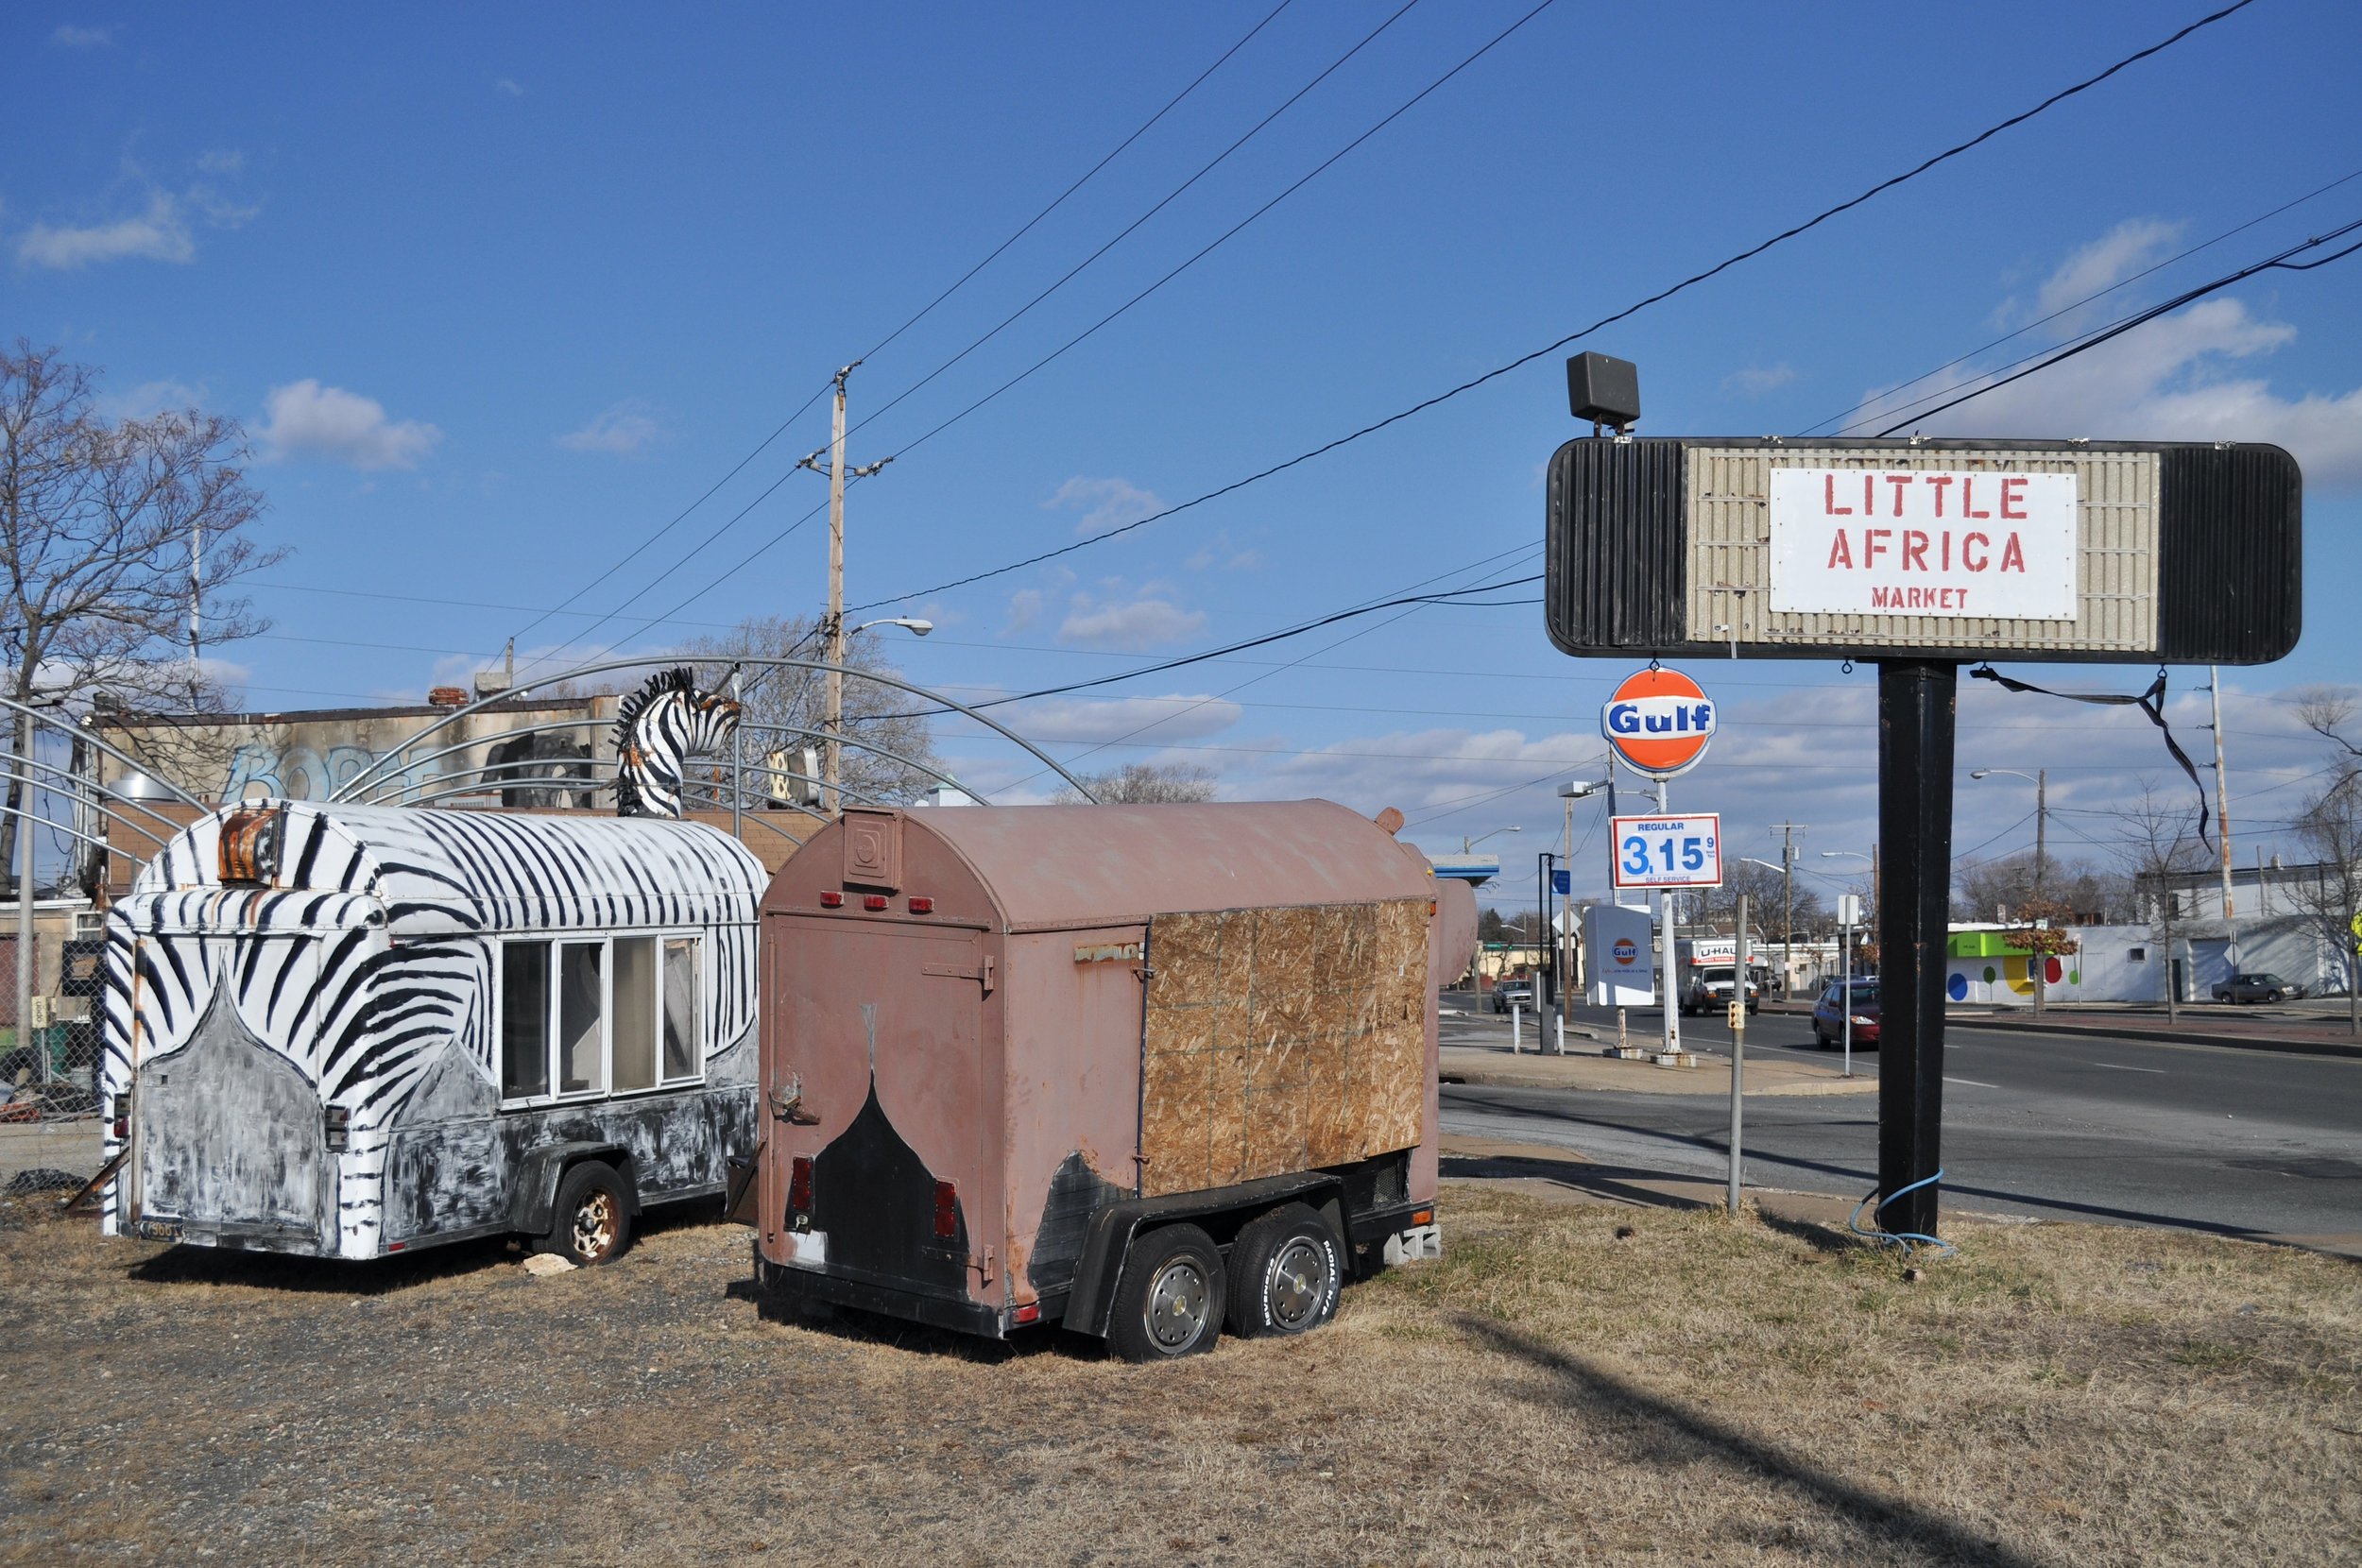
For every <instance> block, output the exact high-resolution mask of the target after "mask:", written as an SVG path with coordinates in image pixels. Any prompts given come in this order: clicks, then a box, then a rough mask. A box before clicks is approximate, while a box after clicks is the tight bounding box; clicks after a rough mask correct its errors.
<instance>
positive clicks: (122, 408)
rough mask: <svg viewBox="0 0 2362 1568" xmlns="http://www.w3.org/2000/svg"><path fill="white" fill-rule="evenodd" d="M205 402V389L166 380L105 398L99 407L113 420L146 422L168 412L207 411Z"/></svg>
mask: <svg viewBox="0 0 2362 1568" xmlns="http://www.w3.org/2000/svg"><path fill="white" fill-rule="evenodd" d="M205 401H206V398H205V389H204V388H203V387H199V386H191V385H189V384H188V383H186V382H178V381H169V380H166V381H150V382H142V383H140V384H139V385H137V386H134V387H132V388H131V389H130V390H129V391H128V392H116V393H110V394H106V395H103V396H101V397H100V398H99V400H98V407H99V411H100V412H101V413H103V414H106V415H107V416H108V417H109V418H116V419H145V418H148V417H149V416H151V415H156V414H162V413H163V412H164V411H165V410H167V409H169V410H171V411H173V412H174V413H179V412H180V410H182V409H187V408H203V407H204V406H205Z"/></svg>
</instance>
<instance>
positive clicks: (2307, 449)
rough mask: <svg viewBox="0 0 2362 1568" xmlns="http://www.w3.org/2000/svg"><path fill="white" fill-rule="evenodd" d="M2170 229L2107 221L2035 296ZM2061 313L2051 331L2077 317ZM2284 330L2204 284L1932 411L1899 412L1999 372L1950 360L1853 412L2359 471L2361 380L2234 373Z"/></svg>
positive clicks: (2048, 296) (2065, 286) (2132, 263)
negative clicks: (2178, 445) (2172, 444)
mask: <svg viewBox="0 0 2362 1568" xmlns="http://www.w3.org/2000/svg"><path fill="white" fill-rule="evenodd" d="M2180 232H2181V230H2180V228H2179V227H2178V226H2176V225H2172V224H2165V223H2159V222H2156V221H2154V220H2149V219H2139V220H2135V221H2132V222H2129V223H2122V224H2118V225H2117V226H2116V227H2115V228H2114V229H2113V230H2110V231H2109V232H2108V233H2107V234H2105V235H2103V236H2101V237H2100V238H2099V239H2097V240H2095V241H2093V242H2092V243H2091V244H2089V245H2086V246H2083V247H2080V248H2078V249H2077V250H2076V251H2075V252H2074V254H2072V255H2071V256H2069V257H2068V258H2067V259H2066V261H2065V262H2064V263H2062V264H2061V265H2060V266H2059V268H2058V269H2057V270H2056V271H2054V272H2053V273H2052V274H2051V275H2050V277H2049V278H2048V279H2047V280H2045V282H2044V283H2043V285H2042V290H2041V299H2042V302H2043V304H2044V305H2045V307H2046V308H2050V309H2057V308H2060V307H2062V306H2063V305H2066V304H2069V303H2071V302H2072V301H2074V300H2076V299H2078V298H2082V297H2083V296H2085V295H2087V294H2090V293H2092V292H2093V291H2094V290H2096V289H2098V288H2104V287H2106V286H2107V285H2108V284H2109V283H2110V282H2112V281H2116V280H2117V279H2120V278H2122V277H2125V276H2128V275H2130V274H2131V273H2132V272H2134V271H2137V270H2139V269H2140V268H2141V267H2143V266H2146V265H2148V264H2150V263H2151V262H2152V261H2153V260H2154V259H2155V258H2156V257H2157V255H2158V254H2159V253H2160V252H2161V251H2162V250H2163V248H2164V247H2166V246H2169V245H2171V244H2172V243H2173V241H2174V239H2175V237H2176V236H2177V235H2178V234H2179V233H2180ZM2062 325H2063V326H2065V327H2066V331H2065V332H2062V333H2061V334H2060V340H2061V341H2063V340H2064V338H2065V337H2066V336H2070V335H2072V332H2074V331H2075V330H2076V329H2075V328H2074V327H2073V326H2072V325H2071V324H2066V323H2062ZM2296 338H2297V329H2296V328H2295V327H2293V326H2290V325H2288V324H2287V323H2285V322H2278V321H2267V320H2262V319H2259V318H2258V317H2256V316H2255V315H2252V314H2251V312H2250V310H2249V308H2248V306H2247V304H2246V302H2245V301H2243V300H2240V299H2238V298H2231V297H2226V296H2217V297H2215V298H2209V299H2202V300H2200V301H2199V302H2198V303H2197V304H2195V305H2192V306H2190V307H2189V308H2188V309H2186V310H2182V311H2177V312H2175V313H2173V314H2172V315H2165V316H2161V317H2159V318H2158V319H2156V320H2154V321H2149V322H2146V323H2144V324H2143V325H2141V326H2139V327H2137V328H2134V329H2133V330H2132V331H2131V332H2126V333H2125V334H2124V335H2123V336H2121V337H2117V338H2114V339H2111V340H2110V341H2108V342H2106V343H2104V344H2101V345H2100V346H2099V347H2097V348H2096V349H2090V350H2088V351H2087V352H2084V353H2080V354H2078V355H2077V356H2075V357H2074V358H2072V359H2068V360H2062V361H2060V362H2059V363H2058V364H2056V365H2054V366H2049V367H2047V368H2045V369H2044V370H2042V371H2041V372H2040V373H2039V374H2035V375H2029V376H2027V377H2025V378H2024V379H2022V380H2019V381H2015V382H2011V383H2009V384H2007V385H1996V386H1994V390H1993V391H1991V392H1988V393H1985V394H1984V395H1982V396H1980V397H1977V398H1976V399H1974V400H1972V401H1968V402H1965V403H1962V404H1961V405H1960V407H1958V408H1954V409H1949V410H1946V411H1944V412H1943V413H1941V414H1935V413H1931V414H1929V415H1927V416H1926V417H1924V418H1912V415H1913V411H1914V410H1915V409H1918V408H1923V407H1926V408H1932V407H1933V405H1935V404H1937V403H1940V402H1943V401H1947V400H1948V399H1950V398H1952V397H1956V396H1958V395H1959V394H1960V393H1962V392H1966V391H1970V390H1973V389H1975V388H1977V387H1978V386H1982V385H1987V384H1991V383H1995V382H1996V381H1997V380H1998V378H1999V377H2000V375H2002V374H2004V373H2005V372H2003V371H2000V370H1988V369H1982V368H1979V367H1977V366H1960V368H1958V369H1956V370H1952V371H1949V372H1947V373H1946V374H1944V375H1943V376H1941V377H1939V378H1936V379H1933V380H1928V381H1921V382H1915V383H1909V384H1908V385H1906V386H1903V387H1901V388H1890V389H1882V390H1878V391H1874V392H1873V393H1871V394H1869V401H1867V402H1865V404H1864V405H1863V407H1862V409H1861V410H1860V412H1859V413H1858V414H1857V416H1856V417H1855V418H1854V421H1853V424H1854V427H1855V428H1856V429H1858V430H1863V431H1877V430H1881V429H1884V428H1886V427H1887V426H1889V425H1891V424H1894V423H1895V422H1896V421H1898V420H1908V424H1907V425H1906V426H1905V428H1907V429H1909V430H1912V431H1918V432H1923V433H1925V434H1926V435H1994V436H2008V435H2027V436H2052V437H2057V436H2094V437H2098V438H2102V439H2112V438H2113V439H2139V440H2165V441H2234V440H2235V441H2264V442H2270V443H2272V444H2274V445H2277V446H2282V447H2285V448H2286V449H2287V450H2288V451H2289V452H2293V453H2295V454H2296V457H2297V460H2298V462H2299V463H2300V464H2301V465H2302V467H2303V469H2304V476H2305V478H2306V480H2307V481H2308V482H2310V483H2312V484H2314V485H2319V486H2324V487H2328V488H2342V487H2348V486H2356V485H2362V387H2357V388H2354V389H2352V390H2347V391H2336V390H2331V391H2311V392H2305V393H2303V394H2302V395H2300V396H2296V397H2286V396H2283V395H2281V394H2279V393H2276V392H2274V391H2273V390H2272V388H2271V385H2270V383H2269V382H2268V380H2267V379H2266V378H2265V377H2263V376H2261V375H2258V374H2255V373H2253V372H2252V371H2250V372H2249V373H2247V374H2243V375H2242V374H2234V368H2235V367H2237V366H2240V364H2241V362H2248V361H2254V360H2257V359H2260V358H2261V357H2262V356H2264V355H2267V354H2269V353H2271V352H2273V351H2275V350H2277V349H2283V348H2285V347H2286V346H2288V345H2289V344H2291V343H2294V342H2295V341H2296ZM2029 351H2030V352H2040V351H2042V350H2040V349H2032V350H2029V349H2028V348H2026V347H2025V346H2024V345H2022V344H2021V345H2017V346H2014V347H2013V348H2012V349H2011V358H2012V359H2016V358H2022V357H2024V356H2025V355H2027V354H2028V352H2029Z"/></svg>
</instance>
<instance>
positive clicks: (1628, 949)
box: [1607, 936, 1640, 969]
mask: <svg viewBox="0 0 2362 1568" xmlns="http://www.w3.org/2000/svg"><path fill="white" fill-rule="evenodd" d="M1607 961H1608V962H1609V963H1613V964H1614V965H1616V967H1617V968H1618V969H1632V968H1635V967H1636V966H1637V965H1638V964H1639V963H1640V944H1639V943H1637V942H1635V941H1634V940H1633V939H1632V938H1631V937H1628V936H1619V937H1617V939H1616V940H1615V941H1613V942H1611V943H1609V944H1608V945H1607Z"/></svg>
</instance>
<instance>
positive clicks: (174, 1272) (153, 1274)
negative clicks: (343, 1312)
mask: <svg viewBox="0 0 2362 1568" xmlns="http://www.w3.org/2000/svg"><path fill="white" fill-rule="evenodd" d="M714 1210H715V1202H714V1201H713V1200H711V1199H696V1200H692V1201H690V1202H680V1203H664V1204H659V1205H658V1206H655V1207H652V1208H649V1209H645V1210H642V1212H641V1214H640V1215H639V1216H638V1217H637V1218H636V1219H634V1221H633V1225H632V1237H633V1244H634V1245H635V1246H636V1245H638V1243H639V1242H640V1241H641V1240H642V1239H644V1238H646V1237H648V1236H661V1235H663V1234H665V1233H666V1232H668V1231H677V1230H690V1229H694V1228H696V1227H698V1226H704V1225H711V1224H713V1223H715V1222H716V1218H717V1217H716V1215H715V1212H714ZM530 1250H531V1245H530V1243H529V1241H528V1240H527V1239H526V1238H524V1237H522V1236H475V1237H471V1239H469V1240H466V1241H452V1242H445V1243H442V1244H440V1245H434V1244H430V1243H426V1242H421V1243H419V1250H418V1251H416V1252H401V1253H388V1254H387V1255H385V1256H384V1257H375V1258H334V1257H303V1256H300V1255H298V1254H295V1253H266V1252H249V1251H247V1250H245V1249H243V1248H236V1247H186V1246H183V1247H168V1248H166V1249H164V1250H163V1252H161V1253H157V1254H156V1255H155V1256H153V1257H150V1258H145V1259H143V1260H142V1261H140V1262H138V1263H134V1264H132V1265H131V1266H130V1267H129V1269H128V1270H126V1274H127V1276H128V1278H130V1279H134V1280H137V1281H138V1282H140V1283H141V1284H143V1285H239V1286H245V1287H248V1288H249V1289H255V1290H279V1291H284V1292H285V1293H287V1294H289V1295H340V1296H383V1295H388V1294H391V1293H392V1292H394V1291H398V1290H408V1289H413V1288H416V1287H419V1286H421V1285H428V1284H432V1283H433V1282H435V1281H436V1280H446V1279H454V1278H456V1277H458V1276H461V1275H465V1274H474V1273H481V1272H483V1271H484V1270H489V1269H502V1268H506V1267H509V1266H511V1265H513V1264H515V1263H516V1262H517V1261H518V1260H519V1259H520V1258H522V1256H523V1255H524V1254H525V1253H527V1252H529V1251H530ZM622 1255H623V1258H625V1259H628V1258H629V1257H630V1256H631V1253H630V1250H629V1249H628V1248H626V1249H625V1252H624V1253H623V1254H622Z"/></svg>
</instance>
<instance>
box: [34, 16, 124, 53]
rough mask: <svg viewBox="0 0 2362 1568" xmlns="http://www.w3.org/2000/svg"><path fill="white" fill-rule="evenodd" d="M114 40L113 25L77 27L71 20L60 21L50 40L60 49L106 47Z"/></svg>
mask: <svg viewBox="0 0 2362 1568" xmlns="http://www.w3.org/2000/svg"><path fill="white" fill-rule="evenodd" d="M114 41H115V30H114V28H112V27H111V26H109V27H77V26H74V25H73V24H72V23H70V22H68V23H60V25H59V26H58V30H57V31H55V32H53V33H51V34H50V35H49V42H50V43H54V44H56V45H57V46H58V47H59V48H60V49H104V48H106V47H107V46H108V45H110V44H111V43H114Z"/></svg>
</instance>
